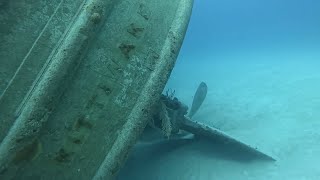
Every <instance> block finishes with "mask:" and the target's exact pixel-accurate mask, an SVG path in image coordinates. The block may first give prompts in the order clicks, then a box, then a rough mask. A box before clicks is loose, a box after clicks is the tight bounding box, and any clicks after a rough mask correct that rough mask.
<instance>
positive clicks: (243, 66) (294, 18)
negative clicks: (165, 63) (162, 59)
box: [119, 0, 320, 180]
mask: <svg viewBox="0 0 320 180" xmlns="http://www.w3.org/2000/svg"><path fill="white" fill-rule="evenodd" d="M319 68H320V1H319V0H242V1H239V0H238V1H237V0H224V1H215V0H195V4H194V8H193V14H192V17H191V21H190V24H189V27H188V32H187V35H186V37H185V41H184V44H183V47H182V49H181V51H180V54H179V58H178V61H177V63H176V66H175V68H174V71H173V72H172V74H171V77H170V79H169V81H168V84H167V87H166V89H169V88H170V89H174V90H175V96H176V97H177V98H179V100H181V101H182V102H184V103H185V104H187V105H188V106H189V107H190V105H191V103H192V99H193V94H194V93H195V91H196V89H197V86H198V85H199V84H200V82H202V81H203V82H205V83H206V84H207V86H208V94H207V97H206V99H205V101H204V103H203V104H202V106H201V108H200V109H199V111H198V112H197V114H195V115H194V116H193V120H196V121H200V122H203V123H206V124H207V125H211V126H215V127H218V128H220V129H221V130H223V131H224V132H226V133H228V134H230V135H231V136H233V137H235V138H237V139H239V140H241V141H243V142H245V143H247V144H250V145H252V146H253V147H257V148H258V149H259V150H261V151H263V152H266V153H268V154H270V155H271V156H272V157H274V158H275V159H276V161H275V162H270V161H269V162H266V161H243V160H241V156H242V154H241V153H240V152H239V153H238V152H237V151H236V150H235V151H233V152H232V153H228V152H229V151H230V149H228V148H223V147H221V146H218V145H215V144H212V143H210V142H205V141H196V142H193V143H183V144H179V143H176V142H175V141H170V142H164V141H154V142H153V143H149V144H148V145H143V146H142V145H139V146H138V145H137V146H136V147H135V148H134V151H133V153H132V154H131V157H130V158H129V160H128V162H127V164H126V165H125V167H124V169H123V170H122V171H121V173H120V175H119V179H121V180H122V179H123V180H125V179H130V180H143V179H148V180H175V179H177V180H214V179H216V180H251V179H252V180H283V179H290V180H319V179H320V165H319V162H320V130H319V129H320V111H319V109H320V70H319Z"/></svg>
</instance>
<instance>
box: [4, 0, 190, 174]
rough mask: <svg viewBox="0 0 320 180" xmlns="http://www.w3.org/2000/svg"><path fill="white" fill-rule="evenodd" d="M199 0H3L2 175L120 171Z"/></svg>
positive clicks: (177, 51) (169, 69) (161, 86)
mask: <svg viewBox="0 0 320 180" xmlns="http://www.w3.org/2000/svg"><path fill="white" fill-rule="evenodd" d="M192 3H193V2H192V0H175V1H157V0H148V1H147V0H143V1H141V0H136V1H135V0H134V1H132V0H105V1H104V0H87V1H71V0H64V1H41V2H39V1H26V0H22V1H1V3H0V9H1V11H0V17H1V18H0V27H1V28H0V39H1V45H0V123H1V126H0V142H1V144H0V179H28V178H29V179H46V180H50V179H112V178H114V177H115V176H116V174H117V172H118V170H119V168H120V167H121V166H122V164H123V163H124V162H125V160H126V157H127V155H128V153H129V151H130V149H131V147H132V146H133V144H134V143H135V142H136V140H137V138H138V137H139V135H140V134H141V132H142V130H143V128H144V127H145V125H146V123H147V120H148V117H149V115H150V111H151V109H150V108H151V107H152V105H153V104H154V103H156V101H158V99H159V97H160V94H161V92H162V90H163V88H164V86H165V83H166V82H167V80H168V77H169V75H170V72H171V70H172V68H173V66H174V64H175V60H176V58H177V55H178V53H179V49H180V47H181V44H182V41H183V38H184V35H185V32H186V29H187V25H188V22H189V18H190V15H191V9H192Z"/></svg>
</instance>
